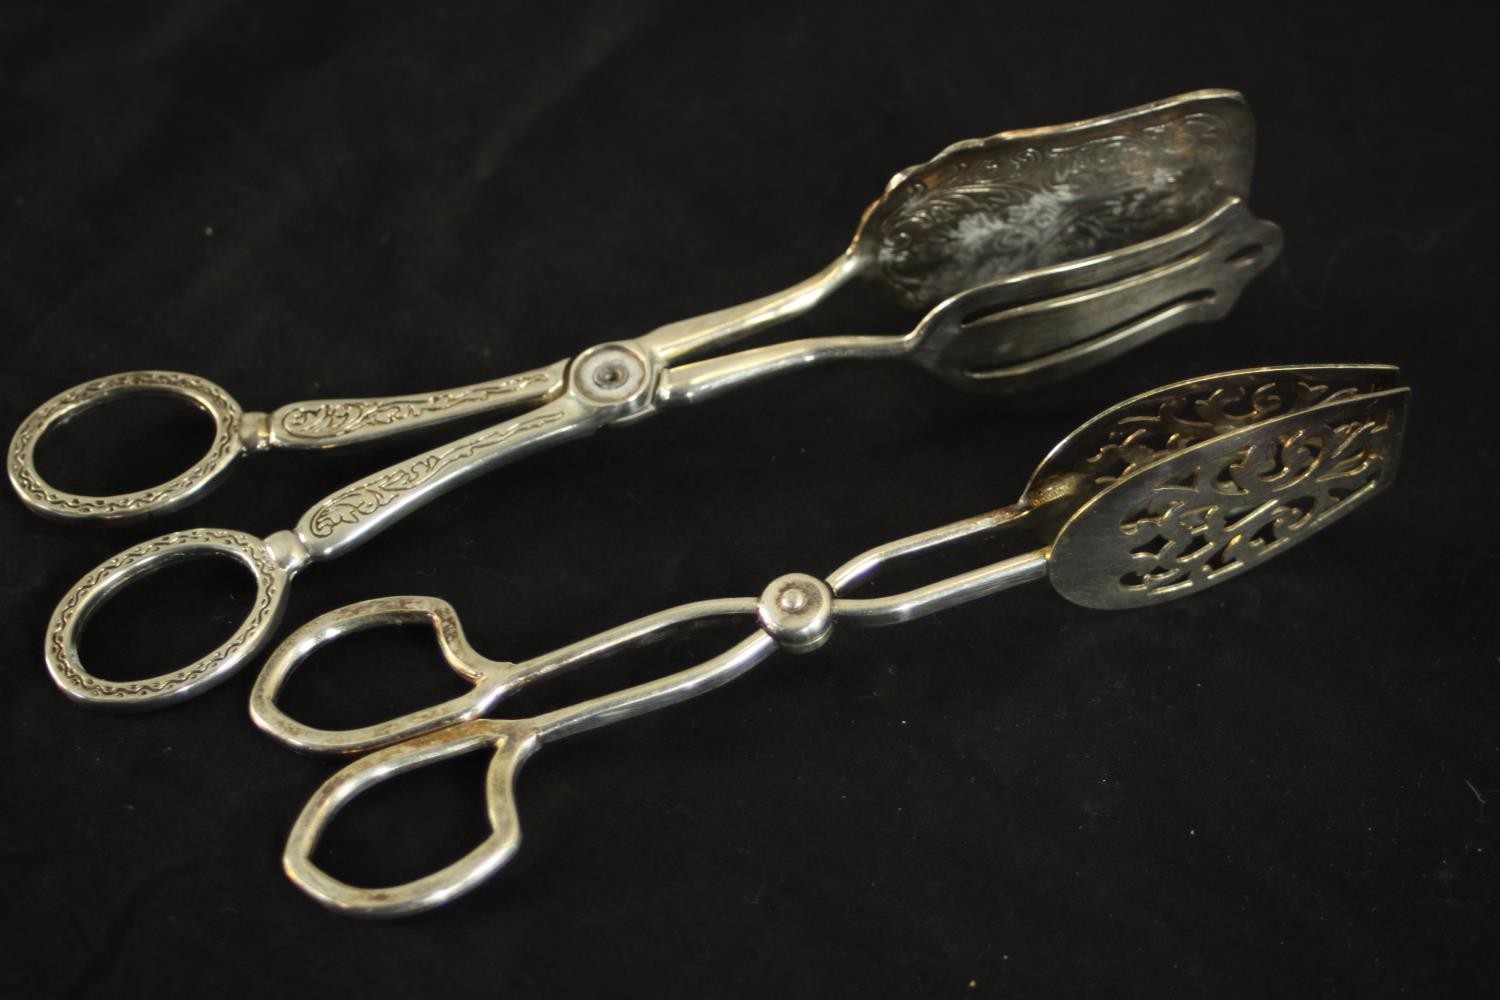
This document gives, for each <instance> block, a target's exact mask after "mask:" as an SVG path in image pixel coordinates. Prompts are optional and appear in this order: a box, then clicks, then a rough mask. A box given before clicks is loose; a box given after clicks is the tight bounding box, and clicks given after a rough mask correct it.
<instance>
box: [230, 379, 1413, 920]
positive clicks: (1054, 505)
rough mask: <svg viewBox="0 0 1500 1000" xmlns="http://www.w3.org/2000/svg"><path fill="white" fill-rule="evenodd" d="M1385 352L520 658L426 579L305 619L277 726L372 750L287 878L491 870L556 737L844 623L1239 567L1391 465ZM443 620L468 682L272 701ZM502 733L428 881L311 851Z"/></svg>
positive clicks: (1312, 524) (271, 726)
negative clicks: (766, 579) (398, 632)
mask: <svg viewBox="0 0 1500 1000" xmlns="http://www.w3.org/2000/svg"><path fill="white" fill-rule="evenodd" d="M1397 377H1398V373H1397V371H1396V369H1394V368H1389V367H1384V366H1373V365H1331V366H1307V367H1285V368H1260V369H1254V370H1249V371H1239V372H1230V373H1226V374H1221V375H1212V376H1208V377H1205V378H1201V379H1194V380H1191V381H1187V382H1179V383H1177V384H1175V385H1169V386H1166V387H1165V388H1162V389H1157V390H1155V391H1154V392H1149V393H1146V394H1144V395H1141V396H1136V397H1135V398H1133V399H1130V400H1127V401H1125V402H1124V403H1121V404H1119V405H1118V406H1115V407H1112V408H1111V409H1109V410H1106V411H1105V412H1103V413H1102V414H1100V415H1099V416H1097V417H1095V418H1094V419H1093V420H1090V421H1089V422H1088V423H1086V424H1084V425H1083V426H1082V427H1080V428H1079V429H1078V430H1076V431H1074V432H1073V433H1072V434H1070V435H1069V436H1068V437H1067V438H1066V439H1064V440H1063V442H1062V443H1061V444H1059V445H1058V446H1057V447H1056V448H1054V449H1053V450H1052V452H1051V453H1050V454H1049V455H1048V456H1047V457H1046V459H1044V460H1043V462H1042V463H1041V465H1040V466H1039V467H1038V468H1037V470H1036V471H1035V472H1034V473H1033V474H1032V477H1031V481H1030V483H1029V484H1028V485H1027V487H1026V489H1025V491H1024V492H1023V493H1022V495H1021V498H1020V500H1019V501H1017V502H1016V503H1014V504H1011V505H1010V506H1008V507H1001V508H1000V509H998V510H994V511H991V512H988V513H985V514H981V515H979V516H978V517H974V518H970V519H968V520H965V521H959V522H956V523H954V524H950V525H946V526H944V527H941V528H937V529H934V530H932V531H926V532H923V533H921V534H917V535H912V536H910V537H908V538H903V539H901V540H899V541H896V542H892V543H890V544H888V545H882V546H879V547H878V548H874V549H871V550H869V551H868V552H865V553H863V554H861V555H859V556H856V557H855V558H854V559H852V560H850V561H849V562H847V563H845V564H844V565H843V566H841V567H840V568H838V569H837V570H835V571H834V572H833V573H831V574H829V575H828V576H827V577H826V578H825V579H820V578H818V577H815V576H810V575H807V574H802V573H793V574H789V575H787V576H782V577H780V578H778V579H776V580H774V581H772V583H771V584H770V585H769V586H768V587H766V588H765V590H764V591H763V592H762V594H761V595H760V597H759V598H752V597H740V598H728V599H724V600H711V601H700V602H698V603H695V604H684V605H681V606H679V607H675V608H670V609H668V610H666V611H662V612H659V613H658V614H654V615H651V616H648V617H646V618H641V619H639V620H637V621H633V622H630V623H628V624H626V625H622V626H620V627H619V628H615V629H611V630H609V631H607V632H602V633H600V634H599V635H596V636H593V637H592V638H589V639H585V640H583V641H581V642H577V643H574V644H572V645H569V646H564V647H563V648H561V649H558V650H555V651H553V652H550V653H545V654H543V655H541V656H537V657H534V658H532V659H530V660H526V661H524V662H520V663H508V662H501V661H496V660H489V659H486V658H485V657H483V656H480V655H479V654H478V653H476V652H474V650H473V649H471V648H470V647H469V644H468V642H467V641H466V640H465V639H464V633H463V629H462V628H461V626H460V625H459V621H458V617H457V614H456V613H455V612H454V610H453V608H452V607H451V606H449V605H448V604H447V603H445V602H443V601H440V600H437V599H435V598H430V597H391V598H382V599H378V600H373V601H365V602H362V603H359V604H353V605H350V606H348V607H345V608H341V609H338V610H336V611H332V612H330V613H328V614H325V615H323V616H322V617H320V618H317V619H315V620H313V621H311V622H309V623H308V624H307V625H304V626H303V627H302V628H300V629H298V630H297V631H296V632H294V633H293V634H292V635H291V636H289V637H288V638H287V640H286V641H285V642H284V643H283V644H282V645H281V646H280V648H278V649H277V650H276V652H275V653H273V654H272V656H271V657H270V658H269V660H268V661H267V663H266V665H265V667H264V669H263V670H262V672H261V674H260V676H259V678H258V679H257V681H256V684H255V687H254V691H253V692H252V695H251V715H252V716H253V717H254V719H255V721H256V723H257V724H258V725H259V726H260V727H261V728H262V729H264V730H265V731H267V732H268V733H270V734H271V735H272V736H274V737H276V738H277V739H278V740H280V741H282V742H283V743H286V744H288V745H290V746H292V747H294V748H296V749H298V750H302V751H306V752H309V753H327V754H357V753H363V752H365V751H374V752H372V753H369V754H368V755H367V756H365V757H362V758H360V759H358V760H355V761H354V762H353V763H351V764H349V765H347V766H346V767H345V768H344V769H343V770H341V771H339V772H338V773H336V774H335V775H334V776H333V777H332V778H330V779H329V780H328V781H327V782H325V783H324V784H323V786H322V787H321V788H319V789H318V790H317V792H315V793H314V795H313V796H312V798H311V799H310V800H309V802H308V803H307V805H306V806H305V807H304V808H303V810H302V812H301V814H300V816H298V818H297V820H296V822H295V824H294V826H293V829H292V832H291V836H290V837H289V839H288V841H287V845H286V851H285V854H284V857H283V860H284V864H285V867H286V871H287V873H288V875H289V876H290V877H291V878H292V880H293V881H294V882H295V883H296V884H297V885H298V886H300V887H301V888H302V889H303V890H304V891H306V892H307V893H309V894H310V895H312V896H313V897H314V898H316V899H317V900H319V901H320V902H322V903H324V904H325V905H327V906H329V907H331V908H333V909H335V910H338V911H341V912H345V913H349V914H352V915H356V916H395V915H399V914H404V913H414V912H418V911H421V910H425V909H428V908H430V907H433V906H437V905H439V904H441V903H444V902H446V901H448V900H451V899H453V898H454V897H456V896H458V895H461V894H462V893H465V892H467V891H469V890H470V889H472V888H474V887H475V886H476V885H478V884H479V883H480V882H482V881H483V880H484V879H486V878H487V877H489V876H490V875H491V874H493V873H494V872H495V871H496V870H497V869H499V868H500V867H501V866H502V865H504V864H505V862H506V861H507V860H508V859H509V858H510V857H511V856H512V855H513V854H514V853H515V851H516V849H517V847H518V846H519V844H520V827H519V821H518V819H517V815H516V809H515V801H514V781H515V775H516V772H517V771H518V770H519V768H520V766H521V765H522V764H523V763H524V762H525V761H526V759H527V758H528V757H530V756H531V754H532V753H534V752H535V751H536V750H537V749H538V748H539V747H540V746H541V745H542V744H543V743H546V742H550V741H553V740H557V739H561V738H562V737H565V736H570V735H573V734H575V733H579V732H583V731H586V730H589V729H593V728H596V727H599V726H603V725H606V724H608V723H610V722H614V721H618V720H620V719H625V718H630V717H632V716H636V715H640V714H643V713H645V712H649V711H652V710H654V709H657V708H661V707H663V706H666V705H671V704H674V703H676V702H680V701H683V700H685V699H687V698H691V697H693V696H694V695H696V694H701V693H703V692H704V691H708V690H710V689H712V688H715V687H718V686H719V685H721V684H724V683H725V682H727V681H729V680H731V679H733V678H735V677H737V676H739V675H740V674H742V673H744V672H745V671H746V670H748V669H749V668H750V667H752V666H754V665H755V664H756V663H758V662H760V661H761V660H763V659H765V658H766V657H767V656H769V655H770V654H771V653H772V652H774V651H775V650H776V649H777V648H782V649H788V650H791V651H794V652H804V651H809V650H812V649H816V648H818V647H819V646H821V645H822V644H823V643H824V642H826V641H827V639H828V638H829V635H830V633H831V631H832V629H833V627H834V625H835V624H836V623H847V624H850V625H889V624H894V623H897V622H903V621H908V620H910V619H913V618H917V617H920V616H922V615H926V614H931V613H933V612H935V611H940V610H942V609H944V608H948V607H952V606H954V605H957V604H960V603H963V602H965V601H970V600H973V599H975V598H979V597H984V596H986V595H988V594H992V593H995V592H996V591H1000V590H1004V589H1006V588H1009V587H1012V586H1015V585H1017V584H1020V583H1025V582H1028V581H1031V580H1039V579H1043V578H1047V579H1050V580H1051V581H1052V585H1053V586H1054V587H1055V588H1056V589H1057V590H1058V592H1059V593H1061V594H1062V595H1063V596H1064V597H1066V598H1068V599H1069V600H1071V601H1074V602H1076V603H1078V604H1082V605H1085V606H1088V607H1094V608H1135V607H1143V606H1146V605H1150V604H1155V603H1158V602H1160V601H1164V600H1170V599H1172V598H1176V597H1181V596H1184V595H1187V594H1191V593H1194V592H1196V591H1199V590H1202V589H1203V588H1205V587H1210V586H1213V585H1215V584H1218V583H1221V582H1223V581H1225V580H1229V579H1232V578H1235V577H1237V576H1239V575H1240V574H1241V573H1243V572H1244V571H1245V570H1246V569H1249V568H1251V567H1254V566H1256V565H1258V564H1259V563H1261V562H1263V561H1265V560H1266V559H1268V558H1270V557H1272V556H1274V555H1276V554H1278V553H1280V552H1283V551H1285V550H1286V549H1288V548H1290V547H1291V546H1292V545H1295V544H1296V543H1297V542H1298V541H1300V540H1302V539H1305V538H1307V537H1309V536H1311V535H1312V534H1314V533H1315V532H1317V531H1319V530H1321V529H1322V528H1324V527H1326V526H1327V525H1329V524H1331V523H1332V522H1333V521H1335V520H1337V519H1339V518H1341V517H1343V516H1344V515H1346V514H1348V513H1349V512H1350V511H1352V510H1354V509H1355V508H1356V507H1358V506H1359V505H1360V504H1362V503H1364V502H1365V501H1366V500H1368V499H1370V498H1371V497H1372V496H1374V495H1375V494H1376V493H1378V492H1379V491H1380V490H1382V489H1384V488H1385V487H1386V486H1388V485H1389V484H1390V482H1391V480H1392V478H1393V477H1394V475H1395V472H1396V463H1397V458H1398V456H1399V452H1400V446H1401V436H1402V430H1403V427H1404V422H1405V413H1406V405H1407V400H1408V396H1409V391H1408V390H1407V389H1405V388H1404V387H1401V386H1400V385H1399V383H1398V381H1397ZM1023 526H1025V527H1030V528H1032V529H1034V530H1035V531H1036V532H1037V533H1038V534H1039V535H1040V536H1041V538H1042V539H1043V545H1042V547H1040V548H1038V549H1037V550H1036V551H1034V552H1030V553H1027V554H1025V555H1019V556H1013V557H1011V558H1007V559H1001V560H1000V561H998V562H992V563H989V564H988V565H984V566H981V567H979V568H978V569H975V570H971V571H969V572H966V573H962V574H959V575H957V576H952V577H948V578H946V579H941V580H938V581H936V582H933V583H930V584H927V585H925V586H922V587H918V588H916V589H914V590H909V591H906V592H905V593H900V594H895V595H891V596H887V597H874V598H854V597H849V596H845V595H846V594H847V593H848V592H849V591H850V590H852V589H854V588H855V587H857V586H858V585H860V584H861V583H864V582H866V581H868V580H870V579H871V578H872V577H873V576H874V575H875V574H876V573H877V572H878V571H880V570H882V569H883V568H885V567H886V566H888V565H890V564H891V563H893V562H896V561H898V560H903V559H906V558H908V557H910V556H913V555H916V554H919V553H928V552H932V551H935V550H939V549H943V548H945V547H948V546H952V545H955V544H959V543H969V542H975V541H978V540H984V539H992V538H993V537H994V536H995V535H996V534H998V533H1000V532H1003V531H1009V530H1010V529H1013V528H1018V527H1023ZM732 617H744V618H751V619H754V620H756V622H757V624H758V626H759V627H758V629H757V630H756V631H755V633H754V634H752V635H751V636H750V637H748V638H746V639H745V640H743V641H742V642H740V643H739V644H737V645H735V646H734V647H733V648H731V649H729V650H728V651H726V652H724V653H722V654H721V655H718V656H715V657H713V658H711V659H709V660H706V661H704V662H703V663H700V664H698V665H697V666H694V667H690V668H688V669H685V670H682V671H680V672H678V673H674V674H671V675H669V676H667V677H663V678H661V679H658V680H654V681H650V682H647V683H643V684H639V685H636V686H634V687H630V688H627V689H625V690H622V691H618V692H615V693H613V694H608V695H604V696H601V697H597V698H592V699H589V700H587V701H584V702H581V703H579V704H576V705H571V706H567V707H564V708H560V709H557V710H555V711H551V712H548V713H546V714H544V715H539V716H536V717H534V718H522V719H484V718H481V716H483V715H485V714H486V713H487V712H489V711H490V710H491V709H493V708H494V707H495V706H496V705H497V704H499V703H500V702H502V701H503V700H504V699H505V698H506V697H507V696H509V695H511V694H512V693H514V692H515V691H516V690H518V689H519V688H522V687H524V686H526V685H529V684H531V683H533V682H535V681H537V680H539V679H541V678H543V677H546V676H548V675H552V674H556V673H560V672H563V671H566V670H571V669H574V668H578V667H581V666H583V665H584V664H586V663H589V662H591V661H594V660H598V659H600V658H603V657H605V656H607V655H609V654H611V653H614V652H616V651H618V650H621V649H624V648H628V647H631V646H635V645H639V644H642V643H645V642H649V641H652V640H655V639H659V638H662V637H664V636H665V635H666V634H669V633H670V632H672V631H674V630H677V629H681V628H683V627H686V626H688V625H690V624H694V623H699V622H702V621H704V620H707V619H715V618H732ZM424 621H425V622H428V623H430V624H431V626H432V627H433V629H434V631H435V632H436V634H437V641H438V645H439V647H440V648H441V650H442V653H443V656H444V657H445V659H446V660H447V662H448V665H449V666H450V667H452V668H453V670H455V671H456V672H457V673H458V674H459V675H460V676H462V677H464V678H465V679H467V680H469V681H471V682H472V683H473V684H474V689H473V691H471V692H470V693H468V694H467V695H464V696H462V697H459V698H455V699H453V700H451V701H448V702H445V703H443V704H440V705H437V706H434V707H432V708H429V709H425V710H422V711H418V712H414V713H411V714H409V715H405V716H402V717H400V718H396V719H392V720H390V721H388V722H384V723H380V724H378V725H373V726H368V727H365V728H362V729H352V730H346V731H329V730H322V729H316V728H313V727H310V726H305V725H302V724H301V723H298V722H297V721H295V720H294V719H292V718H290V717H289V716H287V715H286V714H285V713H284V712H282V711H281V709H280V708H279V707H278V705H277V701H276V699H277V697H278V695H279V694H280V692H281V690H282V688H283V686H284V685H285V684H286V682H287V680H288V679H289V678H290V677H291V676H292V674H293V672H294V671H295V670H296V669H297V666H298V664H300V663H301V662H302V661H303V660H304V659H305V658H306V657H307V656H309V655H310V654H311V653H312V652H313V651H314V650H316V649H318V648H319V647H321V646H323V645H325V644H327V643H329V642H331V641H333V640H335V639H337V638H338V637H340V636H343V635H346V634H348V633H351V632H357V631H360V630H363V629H368V628H372V627H375V626H382V625H391V624H403V623H413V622H416V623H420V622H424ZM484 748H493V751H494V757H493V760H492V762H491V764H490V767H489V772H488V778H487V781H486V785H485V796H486V811H487V814H488V816H489V822H490V827H491V830H490V833H489V835H488V836H487V837H486V839H485V840H484V841H483V842H482V843H481V844H480V845H479V846H478V847H476V848H474V849H473V850H472V851H470V852H469V853H468V854H467V855H465V856H464V857H462V858H460V859H459V860H458V861H455V862H453V863H452V864H450V865H448V866H447V867H445V868H443V869H441V870H439V871H437V872H434V873H433V874H430V875H427V876H425V877H423V878H419V879H417V880H415V881H412V882H409V883H406V884H403V885H398V886H392V887H381V888H363V887H358V886H354V885H350V884H348V883H346V882H344V881H341V880H339V879H337V878H335V877H334V876H332V875H330V874H328V873H327V872H326V871H325V870H324V869H323V868H321V867H319V866H318V865H317V864H315V863H314V861H313V858H312V855H313V851H314V849H315V848H316V847H317V844H318V841H319V838H320V837H321V836H322V834H323V831H324V829H325V828H326V826H327V825H328V823H329V822H330V821H331V820H332V819H333V817H334V816H335V815H336V814H337V813H338V812H339V810H340V809H342V808H343V807H344V806H345V805H346V804H348V802H349V801H350V800H351V799H352V798H353V797H354V796H356V795H358V794H360V793H361V792H363V791H365V790H366V789H368V788H369V787H371V786H372V785H375V784H377V783H379V782H381V781H384V780H386V779H387V778H390V777H393V776H395V775H398V774H401V773H403V772H406V771H410V770H412V769H414V768H418V767H422V766H424V765H427V764H431V763H435V762H437V761H441V760H445V759H448V758H451V757H455V756H458V755H460V754H465V753H469V752H471V751H476V750H482V749H484Z"/></svg>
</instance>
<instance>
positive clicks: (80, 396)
mask: <svg viewBox="0 0 1500 1000" xmlns="http://www.w3.org/2000/svg"><path fill="white" fill-rule="evenodd" d="M136 393H139V394H153V393H160V394H163V395H170V396H181V397H186V398H187V399H190V400H192V401H193V402H195V403H197V404H198V405H199V406H201V407H203V408H204V409H205V410H207V411H208V413H209V414H210V415H211V416H212V417H213V418H214V438H213V443H212V444H210V445H209V449H208V453H207V454H206V455H204V456H203V457H202V458H201V459H199V460H198V461H197V462H195V463H194V464H193V466H192V467H191V468H189V469H188V470H187V471H186V472H184V473H182V474H181V475H180V476H177V477H176V478H175V479H171V480H168V481H167V482H165V483H161V484H160V485H157V486H152V487H149V488H148V489H144V490H137V491H135V492H133V493H121V494H118V495H115V496H104V497H92V496H80V495H78V494H75V493H69V492H67V491H66V490H60V489H58V488H56V487H55V486H53V485H52V484H50V483H48V482H47V481H46V480H45V479H43V478H42V476H41V473H39V472H38V471H37V468H36V456H35V452H36V445H37V442H38V441H39V440H40V439H41V437H42V435H43V434H45V433H46V432H47V429H48V428H49V427H51V426H53V425H54V424H55V423H57V422H58V421H60V420H65V419H68V418H69V417H71V416H74V415H76V414H78V413H80V412H82V411H83V410H86V409H88V408H90V407H93V406H96V405H98V404H100V403H103V402H105V401H106V400H108V399H111V398H114V397H122V396H125V395H128V394H136ZM239 424H240V407H239V404H238V403H236V402H235V401H234V399H233V398H232V397H231V396H230V395H229V394H228V393H226V392H225V391H224V390H223V389H221V388H219V387H218V386H217V385H215V384H214V383H212V382H210V381H208V380H207V379H204V378H199V377H197V376H196V375H184V374H181V373H179V372H166V371H135V372H124V373H121V374H119V375H109V376H106V377H104V378H98V379H94V380H93V381H91V382H85V383H84V384H83V385H80V386H75V387H74V388H72V389H69V390H68V391H66V392H64V393H61V394H59V395H57V396H54V397H53V398H52V399H50V400H48V401H47V402H46V403H44V404H43V405H42V406H40V407H38V408H37V409H36V410H35V411H34V412H33V413H32V414H31V416H29V417H27V418H26V420H25V422H24V423H22V424H21V426H20V427H19V428H18V429H17V430H16V434H15V437H14V438H12V439H11V446H10V455H9V472H10V481H11V484H12V485H13V486H14V487H15V489H16V492H17V493H19V494H20V496H21V498H22V499H23V500H25V501H26V502H27V503H28V504H29V505H30V506H31V507H33V508H34V509H36V510H37V511H38V512H40V513H43V514H47V515H50V516H54V517H104V518H111V517H124V516H129V515H133V514H140V513H144V512H146V511H149V510H160V509H162V508H164V507H167V506H169V505H171V504H172V503H174V502H175V501H178V500H180V499H182V498H184V497H186V496H188V495H190V494H192V493H195V492H197V491H198V490H199V489H201V488H202V487H203V486H204V484H205V483H206V482H207V481H208V480H209V479H212V478H213V477H214V476H215V475H217V474H218V473H219V472H221V471H222V470H223V469H224V468H225V467H226V466H227V465H228V464H229V462H230V461H231V460H233V459H234V458H235V457H236V456H237V455H239V453H240V450H241V446H240V440H239V436H238V435H239Z"/></svg>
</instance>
